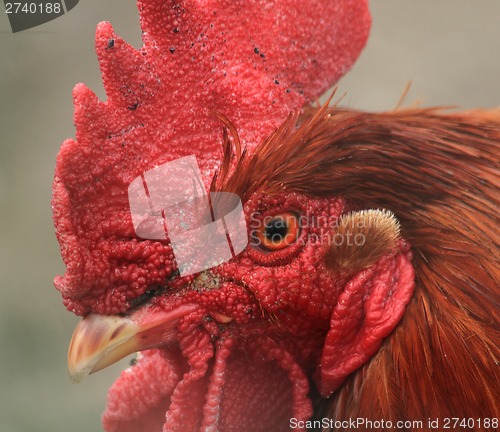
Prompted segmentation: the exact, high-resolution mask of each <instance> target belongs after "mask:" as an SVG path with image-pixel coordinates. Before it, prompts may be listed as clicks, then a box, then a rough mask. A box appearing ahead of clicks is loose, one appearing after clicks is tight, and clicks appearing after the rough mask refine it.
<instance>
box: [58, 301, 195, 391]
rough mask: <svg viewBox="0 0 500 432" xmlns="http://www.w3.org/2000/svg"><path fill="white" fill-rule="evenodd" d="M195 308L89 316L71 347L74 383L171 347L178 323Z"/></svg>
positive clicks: (70, 369) (74, 336)
mask: <svg viewBox="0 0 500 432" xmlns="http://www.w3.org/2000/svg"><path fill="white" fill-rule="evenodd" d="M195 308H196V307H195V306H194V305H185V306H181V307H179V308H177V309H174V310H173V311H170V312H163V311H160V312H158V311H155V312H151V311H147V310H140V311H138V312H137V313H134V314H132V315H130V316H123V317H122V316H109V315H97V314H90V315H87V316H86V317H85V318H83V319H82V320H81V321H80V322H79V323H78V325H77V326H76V329H75V331H74V333H73V337H72V338H71V343H70V345H69V351H68V371H69V376H70V378H71V380H72V381H74V382H80V381H81V380H82V379H83V378H85V377H86V376H87V375H89V374H91V373H94V372H97V371H100V370H101V369H104V368H105V367H107V366H109V365H111V364H113V363H116V362H117V361H118V360H121V359H122V358H124V357H126V356H127V355H129V354H132V353H134V352H137V351H143V350H146V349H151V348H155V347H158V346H162V345H168V344H171V343H172V342H174V341H175V340H176V332H175V328H176V326H177V323H178V322H179V320H180V319H181V318H182V317H183V316H185V315H186V314H187V313H189V312H191V311H193V310H194V309H195Z"/></svg>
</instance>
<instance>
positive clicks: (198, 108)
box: [53, 0, 413, 432]
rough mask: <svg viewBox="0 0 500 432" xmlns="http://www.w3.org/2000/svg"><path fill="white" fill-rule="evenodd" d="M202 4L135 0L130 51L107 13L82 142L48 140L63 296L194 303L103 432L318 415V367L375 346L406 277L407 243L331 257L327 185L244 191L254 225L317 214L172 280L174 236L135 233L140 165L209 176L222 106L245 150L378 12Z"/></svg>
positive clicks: (327, 73) (147, 356)
mask: <svg viewBox="0 0 500 432" xmlns="http://www.w3.org/2000/svg"><path fill="white" fill-rule="evenodd" d="M200 3H201V2H196V1H185V2H183V3H180V4H179V5H176V4H172V3H170V2H160V1H156V0H149V1H139V11H140V14H141V25H142V28H143V32H144V33H143V38H144V46H143V47H142V48H141V49H139V50H135V49H133V48H132V47H130V46H128V45H126V44H125V42H124V41H123V40H121V39H120V38H118V37H117V36H116V35H115V34H114V33H113V31H112V28H111V26H110V25H109V24H107V23H102V24H100V25H99V27H98V30H97V35H96V51H97V54H98V57H99V62H100V67H101V71H102V74H103V82H104V86H105V89H106V93H107V96H108V100H107V101H106V102H100V101H98V100H97V98H96V97H95V95H94V94H93V93H92V92H91V91H90V90H89V89H87V88H86V87H85V86H83V85H78V86H76V87H75V90H74V98H75V124H76V141H73V140H67V141H66V142H65V143H64V144H63V146H62V148H61V151H60V153H59V155H58V160H57V166H56V173H55V179H54V197H53V211H54V221H55V225H56V235H57V237H58V240H59V242H60V244H61V253H62V256H63V259H64V261H65V264H66V274H65V275H64V276H62V277H57V278H56V279H55V286H56V288H57V289H58V290H59V291H60V292H61V293H62V296H63V302H64V304H65V306H66V307H67V308H68V309H69V310H70V311H72V312H74V313H76V314H77V315H82V316H84V315H86V314H88V313H89V312H92V313H99V314H106V315H114V314H124V313H127V314H133V313H134V311H135V310H136V309H137V308H138V304H137V303H139V302H140V300H141V298H142V297H141V296H143V295H144V294H145V293H147V292H149V291H155V296H154V297H153V298H151V299H150V300H149V302H148V303H147V305H146V306H145V307H147V308H150V310H151V311H152V312H154V311H155V310H156V311H161V310H164V311H168V310H171V309H173V308H176V307H178V306H180V305H187V304H189V305H196V306H197V308H196V310H195V311H191V312H190V313H188V314H187V315H186V316H184V317H183V318H182V319H181V320H180V322H179V324H178V326H177V328H176V335H177V341H176V343H174V344H171V345H169V346H166V347H159V348H157V349H154V350H150V351H146V352H145V353H143V354H142V355H141V357H140V359H139V361H138V364H137V365H136V366H134V367H133V368H132V369H131V370H129V371H126V372H125V373H124V374H123V375H122V377H121V378H120V379H119V380H118V381H117V382H116V383H115V385H114V386H113V388H112V389H111V390H110V394H109V399H108V408H107V410H106V412H105V414H104V417H103V423H104V426H105V429H106V430H107V431H121V432H122V431H137V430H141V431H142V430H148V431H154V430H161V429H162V428H163V430H164V431H166V430H186V431H191V430H207V431H209V430H220V431H224V432H228V431H232V430H241V429H242V428H244V429H245V430H249V431H261V430H273V431H281V430H288V429H289V419H290V418H291V417H295V418H297V419H299V420H306V419H307V418H309V417H310V416H311V414H312V403H311V400H310V399H309V396H308V394H309V390H310V384H309V382H310V379H312V376H313V375H314V377H315V381H316V384H317V386H318V388H319V390H320V391H321V392H322V394H323V395H324V396H328V395H329V394H330V393H331V392H332V391H333V390H334V389H335V388H336V387H337V386H338V385H339V384H340V383H341V382H342V380H343V379H344V378H345V376H347V375H348V374H349V373H350V372H352V371H353V370H355V369H356V368H357V367H359V366H360V365H361V364H362V363H364V362H365V361H367V360H368V358H369V356H370V355H371V354H373V352H374V351H375V350H376V349H377V348H378V346H379V345H380V343H381V340H382V338H383V337H385V336H386V335H387V334H388V333H389V332H390V330H391V329H392V327H393V325H395V322H397V321H399V318H400V317H401V316H402V313H403V310H404V306H405V304H406V303H407V302H408V300H409V298H410V296H411V292H412V289H413V282H412V280H413V279H412V277H413V269H412V267H411V264H410V259H411V255H410V253H409V251H408V246H407V245H406V244H404V242H401V244H400V250H399V251H398V252H397V253H392V254H390V255H388V256H386V257H384V258H383V259H382V260H381V261H380V262H379V263H377V264H375V265H374V266H372V267H370V268H369V269H367V270H363V271H361V272H360V273H358V274H357V275H352V274H351V275H348V274H345V275H344V274H342V275H341V274H335V273H332V271H331V270H330V269H327V268H326V267H325V264H324V256H325V252H326V247H327V243H328V242H327V241H326V239H327V237H328V235H329V233H330V229H329V227H330V226H331V225H330V224H331V223H334V222H335V221H336V220H337V218H338V217H339V216H340V215H341V214H342V213H343V212H344V211H345V208H344V207H345V203H344V201H343V200H342V199H340V198H336V197H330V198H323V199H319V198H310V197H306V196H303V195H299V194H294V193H291V192H287V193H285V192H282V193H278V194H273V195H268V194H266V191H265V190H262V191H259V192H257V193H255V194H253V195H252V196H251V197H250V198H249V199H248V200H247V201H246V202H244V206H245V214H246V216H247V223H248V225H249V226H252V225H251V223H252V222H253V221H254V218H255V217H257V219H258V218H259V217H264V216H266V215H276V214H279V213H289V212H293V213H295V214H297V215H300V216H302V217H304V218H305V219H304V220H307V221H312V219H314V220H316V221H319V222H318V223H306V224H305V226H302V227H301V233H300V235H299V237H298V239H297V240H296V242H294V243H293V244H291V245H289V246H288V247H286V248H285V249H282V250H278V251H273V252H268V251H263V250H260V249H258V248H257V247H254V246H252V245H249V246H248V247H247V249H246V250H245V251H244V252H242V253H241V254H240V255H238V256H237V257H236V258H235V259H233V260H232V261H229V262H227V263H224V264H222V265H220V266H218V267H215V268H212V269H210V270H209V271H207V272H204V273H203V275H204V276H203V280H201V279H200V278H198V279H195V277H194V276H189V277H186V278H177V277H175V275H176V270H177V268H176V263H175V260H174V256H173V253H172V248H171V246H170V245H169V243H168V241H165V242H162V241H151V240H144V239H139V238H137V237H136V235H135V231H134V228H133V225H132V221H131V216H130V208H129V203H128V196H127V188H128V185H129V184H130V183H131V182H132V180H134V179H135V178H136V177H137V176H139V175H141V174H142V173H143V172H145V171H147V170H148V169H151V168H152V167H154V166H156V165H160V164H163V163H165V162H168V161H171V160H174V159H177V158H179V157H182V156H186V155H191V154H195V155H196V157H197V160H198V163H199V164H200V167H201V170H202V175H203V176H204V180H205V184H206V186H207V189H208V186H209V184H210V182H211V179H212V177H213V175H214V173H215V172H216V171H217V170H218V169H219V167H220V164H221V160H222V151H221V150H222V145H221V143H222V134H221V133H220V130H221V127H220V122H219V121H218V120H217V119H216V118H215V116H214V115H213V113H214V112H217V113H220V114H223V115H224V116H226V117H227V118H228V119H230V121H231V122H232V123H233V124H234V125H235V127H236V129H237V131H238V134H239V136H240V139H241V143H242V145H243V146H244V147H245V148H246V149H247V151H248V152H249V153H250V154H251V153H252V152H253V151H254V150H255V148H256V147H257V146H258V145H259V144H260V142H261V141H262V140H263V139H264V138H265V137H266V136H268V135H269V134H270V133H271V132H272V131H273V130H274V129H275V128H276V127H277V126H279V125H280V124H281V123H282V122H283V120H284V119H285V118H286V116H287V115H288V113H289V112H290V111H292V110H297V109H299V108H300V107H301V106H302V105H303V104H304V103H306V102H308V101H310V100H312V99H313V98H316V97H318V96H319V95H320V94H321V93H322V92H323V91H324V90H326V89H327V88H328V87H330V86H331V85H332V84H333V83H334V82H335V81H336V80H337V79H338V78H339V77H340V76H341V75H342V74H343V73H344V72H345V71H346V70H347V69H348V68H349V67H350V66H351V65H352V63H353V62H354V60H355V59H356V57H357V56H358V54H359V52H360V51H361V49H362V47H363V46H364V43H365V41H366V38H367V33H368V28H369V22H370V19H369V14H368V11H367V5H366V1H364V0H358V1H356V0H343V1H331V0H330V1H319V0H318V1H310V2H308V3H307V4H303V2H301V1H286V2H285V1H274V2H269V1H264V0H259V1H255V2H241V3H240V2H230V1H223V2H215V1H214V2H212V1H208V2H203V8H202V7H201V5H200ZM200 83H201V84H200ZM241 175H244V173H241ZM249 235H251V233H249ZM312 239H314V241H312ZM389 274H390V275H392V276H390V277H389V276H388V275H389ZM158 287H161V288H162V289H161V290H159V291H157V290H158ZM373 293H374V295H372V294H373ZM393 293H399V294H398V295H397V296H396V297H397V307H395V308H394V310H393V309H390V308H389V309H390V311H391V319H390V320H389V321H390V322H391V323H392V326H391V325H386V326H384V325H383V324H381V325H378V326H372V327H373V328H374V330H373V332H371V331H370V330H369V329H368V330H367V329H366V327H367V325H368V324H370V322H364V321H363V320H364V318H365V317H368V318H372V315H373V314H375V315H376V319H375V322H376V323H377V324H380V322H382V323H383V322H384V320H385V321H387V319H386V317H385V315H384V312H383V310H382V309H383V306H384V305H385V304H386V303H388V304H389V303H390V299H391V298H392V296H393ZM342 295H343V297H342V301H341V302H339V299H340V298H341V297H340V296H342ZM345 304H349V306H350V309H349V314H347V315H346V309H345V306H344V305H345ZM381 305H382V306H381ZM143 307H144V306H143ZM228 318H229V319H232V321H230V322H227V321H228ZM377 320H378V321H377ZM368 321H369V320H368ZM325 340H327V341H328V346H325ZM339 341H342V343H338V342H339ZM338 347H341V348H342V350H341V352H339V348H338ZM344 352H345V353H349V355H350V356H348V357H346V355H345V354H343V353H344ZM351 355H352V357H351ZM322 362H323V363H324V364H326V365H328V367H327V368H325V367H323V368H322V367H321V365H320V363H322ZM255 413H258V414H257V415H256V414H255Z"/></svg>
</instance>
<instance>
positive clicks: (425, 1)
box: [0, 0, 500, 432]
mask: <svg viewBox="0 0 500 432" xmlns="http://www.w3.org/2000/svg"><path fill="white" fill-rule="evenodd" d="M0 7H2V9H1V13H0V222H1V223H0V430H1V431H3V432H28V431H36V432H42V431H51V432H59V431H72V432H80V431H81V432H83V431H85V432H89V431H99V430H101V426H100V413H101V411H102V410H103V408H104V404H105V397H106V390H107V388H108V387H109V386H110V385H111V383H112V382H113V380H114V379H115V378H116V377H117V376H118V374H119V373H120V370H121V369H122V368H123V367H124V366H125V365H126V362H122V363H121V364H119V365H116V366H115V367H113V368H110V369H109V370H106V371H104V372H100V373H99V374H97V375H93V376H91V377H90V378H89V379H87V380H86V381H85V382H84V383H82V384H79V385H75V384H72V383H71V382H70V381H69V379H68V378H67V373H66V351H67V347H68V343H69V340H70V337H71V334H72V331H73V328H74V326H75V325H76V323H77V321H78V319H77V318H76V317H75V316H73V315H72V314H70V313H69V312H67V311H66V310H65V308H64V307H63V306H62V304H61V301H60V296H59V293H58V292H57V291H56V290H55V289H54V288H53V286H52V278H53V276H54V275H55V274H61V273H62V272H63V271H64V267H63V264H62V261H61V259H60V257H59V249H58V244H57V242H56V240H55V237H54V234H53V226H52V219H51V210H50V199H51V182H52V176H53V170H54V162H55V157H56V154H57V151H58V148H59V146H60V144H61V143H62V141H63V140H64V139H65V138H68V137H72V136H74V128H73V123H72V115H73V107H72V100H71V89H72V87H73V86H74V84H76V83H77V82H85V83H86V84H87V85H88V86H89V87H90V88H92V89H93V90H94V91H95V92H96V93H97V95H98V96H99V97H100V98H101V99H104V92H103V89H102V85H101V81H100V74H99V70H98V65H97V61H96V57H95V55H94V52H93V45H94V41H93V37H94V30H95V26H96V24H97V23H98V22H99V21H104V20H109V21H111V22H112V23H113V25H114V27H115V30H116V31H117V33H118V34H120V35H121V36H122V37H124V38H125V39H126V40H127V41H128V42H129V43H131V44H132V45H134V46H135V47H139V46H140V44H141V42H140V29H139V24H138V15H137V11H136V6H135V2H134V1H133V0H107V1H99V0H81V1H80V3H79V4H78V6H77V7H76V8H75V9H73V10H72V11H71V12H69V13H68V14H67V15H65V16H63V17H61V18H59V19H56V20H55V21H52V22H49V23H47V24H44V25H42V26H40V27H37V28H35V29H32V30H28V31H25V32H21V33H16V34H13V33H11V31H10V27H9V23H8V20H7V17H6V15H5V14H4V13H3V12H4V10H3V5H0ZM371 8H372V13H373V28H372V34H371V39H370V42H369V44H368V46H367V48H366V49H365V51H364V53H363V54H362V56H361V58H360V59H359V61H358V62H357V64H356V65H355V67H354V68H353V70H352V71H351V72H350V73H349V74H348V76H347V77H346V78H344V79H342V81H341V82H340V84H339V93H338V94H343V93H345V92H347V95H346V97H345V98H344V99H343V102H342V103H343V104H344V105H350V106H353V107H356V108H359V109H369V110H386V109H391V108H393V107H395V106H396V105H397V103H398V100H399V98H400V96H401V94H402V93H403V91H404V88H405V86H406V85H407V83H408V82H409V81H410V80H411V81H412V87H411V90H410V92H409V94H408V96H407V98H406V101H407V104H410V103H412V102H414V101H416V100H418V101H420V102H421V104H422V105H426V106H429V105H447V106H448V105H454V106H460V107H464V108H474V107H498V106H500V0H475V1H472V0H418V1H416V0H383V1H382V0H372V1H371ZM459 414H460V413H457V415H459Z"/></svg>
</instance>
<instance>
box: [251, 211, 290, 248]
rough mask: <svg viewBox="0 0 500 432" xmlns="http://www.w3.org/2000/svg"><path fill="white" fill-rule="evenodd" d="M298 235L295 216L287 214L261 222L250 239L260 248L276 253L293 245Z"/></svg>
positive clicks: (274, 216)
mask: <svg viewBox="0 0 500 432" xmlns="http://www.w3.org/2000/svg"><path fill="white" fill-rule="evenodd" d="M299 235H300V224H299V219H298V217H297V215H296V214H295V213H292V212H287V213H280V214H277V215H273V216H272V217H269V218H268V219H264V220H262V223H261V225H260V226H259V227H258V228H257V229H256V230H254V232H253V236H252V237H253V239H254V241H255V243H256V244H257V245H258V246H260V248H262V249H264V250H267V251H277V250H281V249H285V248H286V247H288V246H290V245H292V244H293V243H295V241H296V240H297V238H298V237H299Z"/></svg>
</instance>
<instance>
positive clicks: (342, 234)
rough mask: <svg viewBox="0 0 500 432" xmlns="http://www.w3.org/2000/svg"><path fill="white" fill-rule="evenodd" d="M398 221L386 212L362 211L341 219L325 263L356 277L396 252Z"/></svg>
mask: <svg viewBox="0 0 500 432" xmlns="http://www.w3.org/2000/svg"><path fill="white" fill-rule="evenodd" d="M399 235H400V227H399V221H398V220H397V219H396V217H395V216H394V214H393V213H391V212H390V211H387V210H378V209H377V210H361V211H356V212H351V213H347V214H344V215H342V216H341V217H340V219H339V221H338V224H337V226H336V228H335V230H334V231H333V232H332V233H331V236H330V249H329V251H328V252H327V255H326V264H327V265H328V267H329V268H331V269H332V270H335V271H341V272H345V273H350V274H354V273H356V272H358V271H360V270H362V269H364V268H366V267H369V266H370V265H372V264H374V263H376V262H377V261H378V260H379V259H380V258H382V257H383V256H384V255H387V254H388V253H390V252H392V251H394V250H396V246H397V242H398V239H399Z"/></svg>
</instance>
